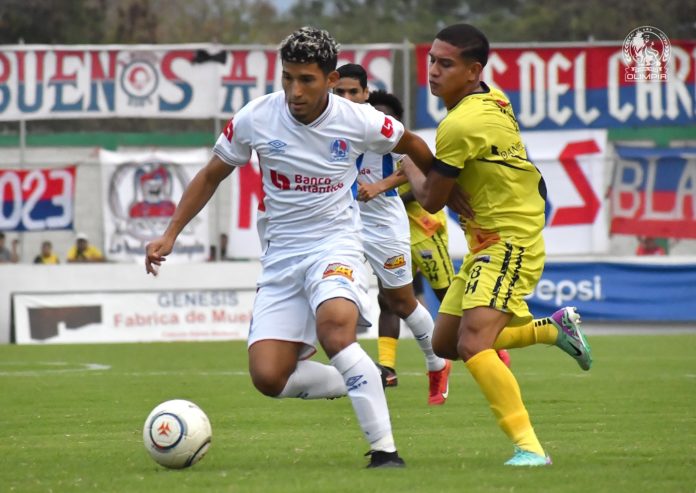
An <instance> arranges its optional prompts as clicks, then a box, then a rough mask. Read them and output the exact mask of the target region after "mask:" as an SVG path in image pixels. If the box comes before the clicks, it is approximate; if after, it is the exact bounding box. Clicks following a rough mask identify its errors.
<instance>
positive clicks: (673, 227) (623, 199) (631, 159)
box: [611, 146, 696, 239]
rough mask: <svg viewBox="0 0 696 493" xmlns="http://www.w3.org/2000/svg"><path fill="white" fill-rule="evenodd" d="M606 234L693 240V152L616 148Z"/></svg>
mask: <svg viewBox="0 0 696 493" xmlns="http://www.w3.org/2000/svg"><path fill="white" fill-rule="evenodd" d="M616 154H617V157H618V159H617V160H616V164H615V168H614V177H613V181H612V184H611V232H612V233H618V234H630V235H637V236H653V237H658V238H682V239H695V238H696V148H695V147H675V148H669V149H662V148H645V147H625V146H617V147H616Z"/></svg>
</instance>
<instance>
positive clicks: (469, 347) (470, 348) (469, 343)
mask: <svg viewBox="0 0 696 493" xmlns="http://www.w3.org/2000/svg"><path fill="white" fill-rule="evenodd" d="M485 349H488V348H486V347H484V346H482V344H481V342H480V341H478V340H476V339H475V338H472V337H460V338H459V341H457V354H458V356H459V357H460V358H461V359H463V360H464V361H468V360H469V358H471V357H472V356H474V355H476V354H478V353H480V352H481V351H483V350H485Z"/></svg>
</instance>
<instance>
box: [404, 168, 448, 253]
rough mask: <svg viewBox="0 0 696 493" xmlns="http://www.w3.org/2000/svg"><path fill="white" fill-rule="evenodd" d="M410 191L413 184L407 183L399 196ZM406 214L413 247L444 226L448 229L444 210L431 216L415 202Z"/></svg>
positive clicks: (411, 203)
mask: <svg viewBox="0 0 696 493" xmlns="http://www.w3.org/2000/svg"><path fill="white" fill-rule="evenodd" d="M400 164H401V163H400V162H399V165H400ZM409 190H411V184H410V183H409V182H406V183H404V184H403V185H400V186H399V189H398V191H399V195H403V194H404V193H406V192H408V191H409ZM406 213H407V214H408V220H409V223H410V224H411V228H410V229H411V245H415V244H417V243H420V242H422V241H424V240H427V239H428V238H430V237H432V236H433V235H434V234H435V233H436V232H437V231H438V230H439V229H440V228H442V227H443V226H444V227H447V213H446V212H445V210H444V209H442V210H440V211H438V212H436V213H435V214H431V213H429V212H428V211H426V210H425V209H423V207H422V206H421V205H420V204H419V203H418V202H417V201H415V200H413V201H411V202H409V203H408V204H406Z"/></svg>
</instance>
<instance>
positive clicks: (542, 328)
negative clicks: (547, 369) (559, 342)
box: [493, 317, 558, 349]
mask: <svg viewBox="0 0 696 493" xmlns="http://www.w3.org/2000/svg"><path fill="white" fill-rule="evenodd" d="M557 338H558V329H557V328H556V326H555V325H554V323H553V322H552V321H551V317H544V318H537V319H534V320H532V321H531V322H528V323H526V324H525V325H520V326H518V327H505V328H504V329H503V330H502V331H501V332H500V334H499V335H498V338H497V339H496V340H495V343H494V345H493V348H494V349H513V348H520V347H527V346H531V345H532V344H556V339H557Z"/></svg>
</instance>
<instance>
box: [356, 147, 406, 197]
mask: <svg viewBox="0 0 696 493" xmlns="http://www.w3.org/2000/svg"><path fill="white" fill-rule="evenodd" d="M403 159H408V156H404V157H403ZM407 181H408V178H406V175H405V174H404V173H403V171H401V170H397V171H395V172H394V173H392V174H391V175H389V176H387V177H386V178H382V179H381V180H378V181H376V182H374V183H358V200H360V201H362V202H368V201H370V200H372V199H374V198H375V197H377V196H378V195H379V194H380V193H384V192H387V191H389V190H392V189H394V188H396V187H398V186H400V185H403V184H404V183H406V182H407Z"/></svg>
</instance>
